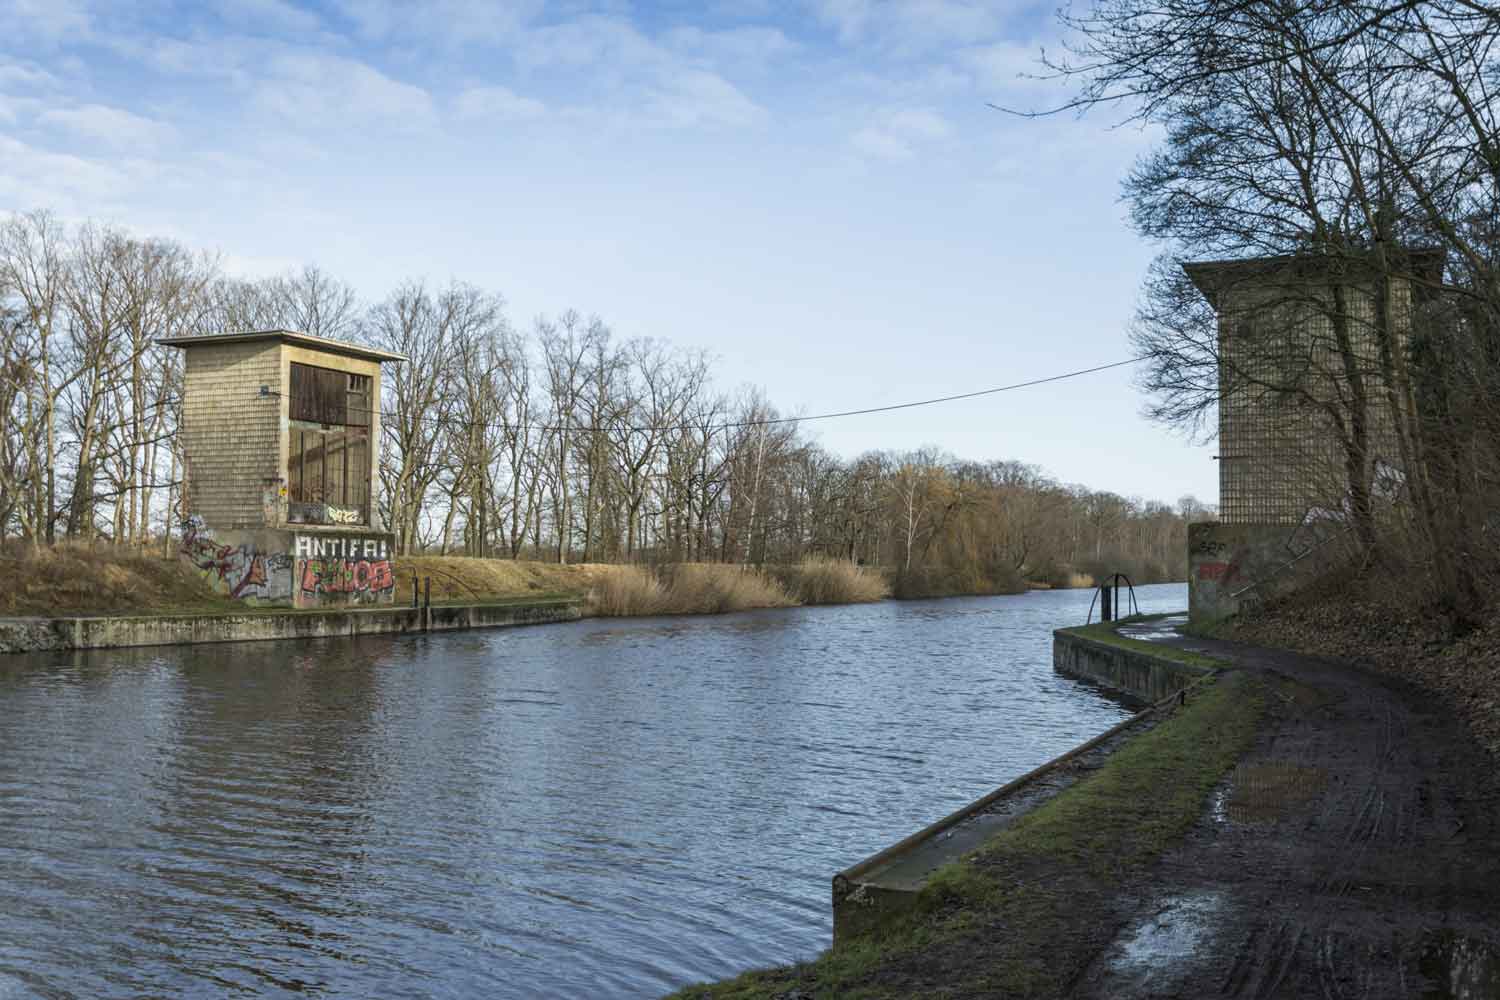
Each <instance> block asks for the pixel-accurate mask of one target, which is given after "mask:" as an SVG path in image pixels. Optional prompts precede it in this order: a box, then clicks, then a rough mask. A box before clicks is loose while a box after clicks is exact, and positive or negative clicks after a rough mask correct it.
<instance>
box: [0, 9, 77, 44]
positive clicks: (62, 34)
mask: <svg viewBox="0 0 1500 1000" xmlns="http://www.w3.org/2000/svg"><path fill="white" fill-rule="evenodd" d="M0 21H3V22H4V24H5V30H6V31H7V32H8V33H11V34H13V35H19V36H21V37H23V38H24V37H38V38H45V39H49V40H67V39H68V38H76V37H78V36H79V35H83V34H86V33H87V32H88V30H89V27H90V24H91V22H90V18H89V15H88V11H87V10H86V9H85V4H83V3H82V2H80V0H9V2H8V3H7V4H5V5H4V7H3V8H0Z"/></svg>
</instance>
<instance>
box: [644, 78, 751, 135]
mask: <svg viewBox="0 0 1500 1000" xmlns="http://www.w3.org/2000/svg"><path fill="white" fill-rule="evenodd" d="M646 108H647V110H648V113H649V114H650V117H651V118H653V119H654V120H655V121H657V122H658V123H660V124H665V125H675V126H683V127H691V126H695V125H706V124H711V125H753V124H755V123H756V122H758V121H760V120H761V119H762V118H764V117H765V109H764V108H762V107H761V106H760V105H758V104H756V103H755V102H754V101H752V100H750V98H748V97H746V96H745V95H744V93H742V92H741V91H740V89H739V88H738V87H736V86H735V85H734V84H732V83H730V82H729V81H728V80H725V79H724V78H723V77H721V76H718V75H716V74H714V73H710V72H708V71H707V70H696V69H690V70H683V71H680V72H678V73H675V74H671V75H668V76H665V77H664V79H663V80H662V81H661V83H660V85H659V86H657V87H656V88H654V89H653V90H652V92H651V93H650V96H649V97H648V98H647V101H646Z"/></svg>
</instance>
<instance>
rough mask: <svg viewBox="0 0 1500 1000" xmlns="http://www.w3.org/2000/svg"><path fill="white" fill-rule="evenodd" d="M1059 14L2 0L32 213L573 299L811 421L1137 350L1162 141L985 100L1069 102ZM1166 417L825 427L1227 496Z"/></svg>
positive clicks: (14, 126)
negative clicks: (1030, 76)
mask: <svg viewBox="0 0 1500 1000" xmlns="http://www.w3.org/2000/svg"><path fill="white" fill-rule="evenodd" d="M1054 6H1055V5H1054V4H1053V3H1051V2H1048V3H1044V4H1029V3H1004V2H1000V3H983V2H962V0H891V2H874V0H807V2H803V3H790V2H789V3H757V2H754V0H750V2H742V3H733V2H723V3H713V2H712V0H708V2H700V3H689V2H676V0H673V2H665V3H658V4H644V3H611V2H604V3H597V4H583V3H562V4H547V3H541V2H515V3H478V2H470V0H440V2H435V3H429V4H423V5H415V4H400V5H397V4H387V3H376V2H373V0H335V2H330V3H325V4H294V3H290V2H285V0H229V2H220V3H216V4H212V5H205V4H196V3H189V4H177V3H169V2H152V0H143V2H136V3H127V2H119V0H116V2H104V3H98V4H93V3H88V2H85V0H0V23H3V24H5V25H6V30H5V32H3V33H0V210H11V209H26V208H33V207H50V208H53V209H55V210H57V211H58V212H59V213H61V214H63V215H64V216H66V217H70V218H82V217H91V218H96V219H103V220H108V221H112V222H115V223H118V224H121V225H124V226H126V227H129V228H131V229H134V230H138V231H141V232H144V233H152V234H159V235H164V236H171V237H174V238H177V239H180V240H182V241H184V242H185V243H187V244H189V245H191V246H194V247H199V248H203V249H208V250H213V251H217V252H220V253H221V254H222V255H223V260H224V264H225V266H226V268H227V269H228V270H230V271H232V272H235V273H240V274H244V275H247V276H259V275H263V274H271V273H276V272H278V271H280V270H284V269H286V268H288V267H291V266H294V265H298V264H301V263H303V262H314V263H317V264H319V265H320V266H322V267H323V268H325V269H327V270H328V271H330V272H332V273H334V274H337V275H338V276H340V277H342V278H344V279H345V280H348V281H350V282H352V283H353V284H354V285H355V286H356V287H357V288H358V289H359V290H360V291H361V292H362V293H363V294H364V295H366V296H370V297H375V296H379V295H382V294H384V292H385V291H386V290H387V289H389V288H390V287H391V286H392V285H394V284H395V283H396V282H397V281H399V280H401V279H403V278H406V277H412V276H416V277H426V278H428V279H431V280H433V281H435V282H440V283H445V282H447V281H448V280H449V279H453V278H456V279H460V280H464V281H469V282H472V283H474V284H477V285H481V286H484V287H486V288H490V289H493V290H497V291H499V292H501V293H502V294H504V295H505V297H506V298H507V300H508V301H509V303H510V306H509V313H510V316H511V318H512V320H513V322H515V323H516V324H517V325H529V323H530V320H531V318H532V317H533V316H535V315H536V314H538V313H544V312H545V313H555V312H558V311H561V310H562V309H565V308H568V307H570V306H571V307H576V308H578V309H580V310H582V311H584V312H591V313H598V314H599V315H600V316H602V317H603V318H604V319H605V320H606V322H608V323H609V324H610V326H611V327H612V328H613V329H614V330H615V331H616V332H617V333H618V334H620V335H622V336H635V335H650V336H656V337H662V338H666V339H668V340H671V341H673V342H675V343H678V344H683V345H687V346H692V347H701V348H704V349H706V350H708V351H709V352H710V353H711V354H712V355H714V356H715V357H716V358H717V364H716V370H717V372H718V375H719V379H720V381H721V382H722V383H723V384H724V385H725V387H726V388H732V387H734V386H737V385H739V384H742V383H747V384H754V385H759V386H763V387H764V388H765V390H766V392H767V393H768V395H769V397H770V398H771V399H772V400H773V401H774V402H776V403H777V405H779V406H780V407H782V408H783V409H785V410H788V411H791V412H798V411H800V412H804V413H816V412H823V411H829V410H843V409H853V408H859V407H866V406H876V405H882V404H886V403H895V402H902V401H906V400H911V399H920V398H925V397H929V396H938V395H947V394H951V393H958V392H965V391H970V390H975V389H982V388H986V387H988V386H992V385H1001V384H1007V383H1011V382H1016V381H1022V380H1025V379H1029V378H1035V377H1043V376H1047V375H1052V374H1056V373H1058V372H1063V371H1070V370H1075V369H1080V368H1087V367H1091V366H1094V365H1098V364H1102V363H1107V362H1112V361H1117V360H1121V359H1124V358H1126V357H1128V356H1129V347H1128V344H1127V342H1126V331H1127V329H1128V325H1129V321H1130V316H1131V313H1132V311H1133V308H1134V304H1135V301H1136V296H1137V291H1138V288H1139V283H1140V280H1141V278H1142V276H1143V275H1144V273H1145V269H1146V265H1147V263H1148V261H1149V259H1150V257H1151V256H1152V253H1153V249H1152V248H1151V247H1150V246H1148V245H1146V244H1145V243H1143V242H1142V241H1141V240H1139V239H1138V238H1137V237H1135V236H1134V235H1133V234H1132V233H1131V232H1130V230H1129V228H1128V226H1127V225H1126V223H1125V209H1124V206H1123V205H1122V204H1121V203H1120V202H1119V183H1118V182H1119V178H1120V177H1121V176H1122V174H1123V173H1124V172H1125V170H1126V169H1127V168H1128V167H1129V165H1130V163H1131V162H1132V160H1133V159H1134V157H1135V156H1137V155H1138V154H1139V153H1140V152H1141V151H1143V150H1144V149H1145V148H1146V145H1147V144H1148V143H1149V141H1150V136H1149V134H1143V133H1141V132H1139V131H1137V130H1135V129H1132V128H1112V127H1111V126H1112V124H1113V122H1112V121H1111V120H1110V119H1108V118H1106V117H1089V118H1084V119H1081V120H1080V119H1077V118H1075V117H1071V116H1061V117H1056V118H1047V119H1041V120H1023V119H1019V118H1016V117H1012V116H1007V115H1004V114H1000V113H998V112H996V111H993V110H991V109H989V108H988V107H986V103H987V102H990V101H994V102H996V103H1001V104H1006V105H1025V106H1038V105H1043V104H1046V103H1048V102H1049V101H1052V100H1056V99H1057V98H1058V96H1059V93H1060V92H1059V91H1058V90H1057V88H1056V86H1055V85H1053V84H1051V83H1048V82H1044V81H1035V80H1026V79H1023V78H1021V77H1020V74H1023V73H1028V72H1036V71H1037V65H1036V56H1037V53H1038V51H1039V50H1040V48H1041V47H1042V46H1044V45H1045V46H1049V47H1050V46H1055V45H1056V43H1057V40H1058V39H1057V36H1056V31H1057V29H1056V26H1055V24H1054V22H1053V19H1052V14H1051V12H1052V10H1053V9H1054ZM1141 403H1142V400H1141V397H1140V395H1139V393H1138V392H1137V391H1136V390H1135V389H1134V388H1133V387H1132V385H1131V375H1130V372H1129V369H1122V370H1116V371H1112V372H1106V373H1101V374H1097V375H1091V376H1085V377H1083V378H1080V379H1077V380H1073V381H1069V382H1063V383H1057V384H1053V385H1050V386H1043V387H1038V388H1035V389H1027V390H1022V391H1019V392H1015V393H1009V394H1004V395H1001V396H994V397H989V398H985V399H980V400H973V401H968V402H963V403H955V404H950V405H946V406H940V407H932V408H928V409H923V410H912V411H904V412H901V413H897V414H891V415H883V416H873V417H863V418H857V419H850V420H844V421H829V422H826V423H819V424H809V425H807V426H808V429H809V430H811V431H813V432H814V434H815V435H816V437H817V438H818V439H819V440H820V441H821V442H822V443H823V444H824V445H825V446H827V447H828V448H830V449H832V450H833V451H835V452H838V453H840V454H844V455H853V454H856V453H858V452H860V451H863V450H866V449H870V448H894V449H906V448H914V447H919V446H923V445H927V444H934V445H937V446H939V447H942V448H944V449H947V450H949V451H951V452H953V453H955V454H957V455H959V456H962V457H968V458H1015V459H1021V460H1024V461H1028V462H1033V463H1037V464H1040V465H1042V466H1044V467H1046V468H1047V469H1048V470H1049V471H1050V472H1051V473H1052V474H1053V475H1055V476H1057V477H1058V478H1060V479H1062V480H1064V481H1068V482H1080V483H1085V484H1087V485H1089V486H1092V487H1094V488H1098V489H1110V490H1114V491H1116V492H1119V493H1123V494H1126V495H1138V496H1143V497H1147V498H1153V499H1163V500H1169V501H1172V500H1176V499H1177V498H1178V497H1179V496H1181V495H1183V494H1187V493H1193V494H1196V495H1197V496H1198V497H1199V498H1200V499H1203V500H1207V501H1209V502H1212V501H1214V500H1215V499H1216V486H1215V475H1216V471H1215V469H1214V463H1213V462H1212V460H1211V457H1210V456H1211V455H1212V454H1213V448H1212V447H1211V446H1210V447H1204V446H1190V445H1189V444H1188V443H1186V442H1185V441H1183V440H1182V439H1181V438H1179V437H1177V436H1175V435H1173V434H1171V433H1169V432H1167V431H1165V430H1163V429H1162V428H1159V427H1156V426H1154V425H1152V424H1150V423H1148V422H1146V421H1144V420H1143V419H1141V418H1140V416H1139V411H1140V408H1141Z"/></svg>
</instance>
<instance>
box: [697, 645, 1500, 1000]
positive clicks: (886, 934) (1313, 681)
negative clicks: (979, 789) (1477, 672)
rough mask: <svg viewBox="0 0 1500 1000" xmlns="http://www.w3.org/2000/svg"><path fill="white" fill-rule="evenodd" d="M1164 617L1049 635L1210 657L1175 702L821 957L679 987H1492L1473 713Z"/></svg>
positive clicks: (1087, 648)
mask: <svg viewBox="0 0 1500 1000" xmlns="http://www.w3.org/2000/svg"><path fill="white" fill-rule="evenodd" d="M1155 631H1156V634H1155V635H1153V636H1152V638H1153V642H1152V643H1151V646H1152V647H1155V649H1154V651H1153V649H1152V648H1151V647H1147V648H1146V649H1142V648H1141V646H1142V645H1144V644H1141V643H1137V642H1135V641H1131V640H1130V639H1128V638H1126V637H1122V636H1118V635H1113V636H1111V635H1108V634H1106V632H1107V630H1106V629H1101V628H1098V627H1095V628H1092V629H1082V630H1072V631H1068V632H1062V633H1059V634H1058V644H1059V645H1058V648H1059V650H1060V652H1059V655H1058V657H1057V660H1058V664H1059V665H1060V666H1061V665H1063V664H1064V663H1071V664H1073V665H1083V666H1084V667H1085V668H1086V669H1088V670H1099V671H1101V672H1102V673H1104V674H1105V675H1107V679H1108V680H1110V681H1111V682H1112V683H1115V684H1118V679H1119V678H1120V677H1121V676H1126V675H1128V674H1129V673H1130V672H1131V671H1138V670H1154V672H1156V673H1157V674H1158V675H1160V676H1166V675H1167V674H1169V673H1170V672H1172V671H1174V670H1175V669H1176V668H1177V667H1178V666H1179V665H1181V664H1184V663H1189V662H1193V661H1194V660H1196V659H1198V658H1201V657H1204V656H1208V657H1211V658H1212V659H1213V661H1214V662H1215V665H1216V667H1217V668H1218V673H1217V675H1216V676H1215V677H1214V678H1213V679H1212V680H1210V681H1207V682H1204V683H1203V684H1202V685H1201V686H1200V687H1196V688H1191V689H1188V694H1187V696H1186V698H1185V699H1182V698H1178V699H1169V700H1168V705H1169V706H1170V705H1171V704H1172V701H1174V700H1176V701H1182V700H1185V701H1186V704H1177V705H1176V706H1175V707H1170V708H1167V707H1166V706H1164V708H1166V710H1167V712H1168V713H1169V714H1167V715H1165V716H1164V717H1162V718H1159V719H1157V720H1155V721H1154V724H1152V725H1151V726H1150V728H1149V729H1143V731H1139V732H1137V733H1134V734H1133V735H1131V736H1130V737H1129V738H1128V739H1127V740H1125V741H1124V742H1123V744H1121V745H1118V746H1115V747H1113V748H1111V749H1112V752H1110V753H1108V754H1107V757H1106V759H1104V760H1103V761H1102V763H1099V764H1098V765H1097V766H1093V767H1089V766H1088V765H1087V764H1085V765H1084V766H1085V767H1086V769H1087V770H1088V773H1086V774H1085V775H1083V776H1081V777H1079V778H1077V779H1075V780H1072V781H1068V782H1067V783H1066V787H1065V788H1063V789H1062V790H1061V791H1059V792H1057V793H1055V794H1051V795H1044V796H1042V797H1043V799H1044V800H1043V801H1042V802H1040V804H1023V808H1022V809H1021V810H1020V811H1021V815H1019V816H1017V817H1011V818H1009V819H1006V820H1004V821H1003V822H1000V823H997V824H996V829H995V831H993V832H988V833H987V834H986V835H985V836H983V837H982V838H979V842H978V843H977V844H967V845H964V849H963V850H962V851H961V852H960V854H961V856H960V857H958V858H957V859H955V860H953V861H951V862H949V863H948V864H946V865H943V866H942V867H940V868H937V869H936V870H935V871H932V872H930V873H929V874H927V875H926V876H925V877H924V878H923V879H922V880H921V885H920V887H918V888H917V889H916V890H915V891H914V892H912V893H911V898H910V899H909V900H907V901H906V905H902V906H899V907H894V908H892V910H891V911H890V912H889V913H886V914H883V915H881V916H879V917H876V918H872V919H868V920H865V921H863V922H861V923H859V924H858V925H856V924H855V923H853V922H847V921H846V926H847V927H848V928H849V933H847V934H844V933H841V934H839V935H837V936H836V939H835V942H834V945H833V947H832V948H831V949H830V950H829V951H827V952H825V953H824V954H823V955H821V956H820V957H818V958H817V959H815V960H813V961H810V962H806V963H801V964H798V965H794V966H790V967H784V968H778V969H769V970H764V971H759V972H753V973H747V974H745V975H742V976H740V977H738V978H736V979H732V980H728V981H725V982H721V983H716V984H710V985H704V986H697V987H690V988H688V989H686V990H683V991H681V992H680V993H679V994H677V995H678V996H680V997H683V998H706V997H716V998H724V997H735V998H756V1000H760V998H771V997H778V996H798V997H805V998H813V997H837V996H845V995H860V996H869V997H905V996H915V995H921V996H929V995H931V996H938V995H965V996H967V995H984V996H997V997H1012V996H1013V997H1043V998H1045V997H1062V996H1086V997H1146V996H1204V995H1220V994H1221V993H1224V994H1226V995H1233V996H1272V995H1276V996H1280V995H1287V996H1304V995H1341V993H1340V990H1339V984H1342V983H1349V982H1359V983H1363V984H1365V985H1364V990H1365V992H1364V993H1363V995H1378V996H1387V995H1389V996H1395V995H1409V994H1415V993H1420V994H1421V995H1432V996H1449V997H1494V996H1496V995H1500V994H1497V992H1496V990H1497V987H1500V950H1497V948H1496V945H1497V943H1500V914H1497V907H1496V906H1495V904H1494V902H1493V896H1492V889H1493V887H1494V886H1495V885H1500V848H1497V845H1496V838H1495V836H1494V834H1495V832H1496V830H1495V827H1496V819H1495V808H1494V806H1495V800H1494V797H1493V783H1492V782H1491V781H1489V780H1488V777H1489V771H1488V769H1486V768H1485V767H1484V766H1483V762H1482V757H1481V755H1480V753H1479V751H1478V749H1477V747H1476V746H1475V745H1474V744H1473V742H1472V740H1470V739H1469V738H1468V737H1467V736H1466V734H1465V733H1464V732H1463V731H1462V729H1461V728H1460V727H1458V726H1456V725H1454V723H1453V722H1452V720H1451V719H1449V718H1446V717H1445V715H1444V713H1443V712H1442V711H1441V708H1440V706H1438V705H1436V704H1435V703H1434V702H1433V701H1432V700H1431V699H1430V697H1428V696H1426V695H1424V694H1423V693H1422V692H1420V691H1417V690H1415V689H1413V688H1411V687H1409V686H1406V685H1402V684H1400V683H1399V682H1392V681H1390V680H1388V679H1382V678H1377V677H1374V676H1372V675H1370V674H1368V673H1366V672H1364V671H1362V670H1360V669H1359V668H1357V667H1353V666H1350V665H1347V664H1341V663H1337V662H1331V661H1324V660H1316V659H1313V658H1309V657H1301V656H1297V655H1295V654H1290V653H1284V652H1280V651H1274V650H1266V649H1259V648H1255V647H1246V646H1241V645H1237V644H1233V643H1225V642H1217V641H1212V640H1204V639H1195V638H1189V637H1184V636H1182V635H1180V634H1179V633H1178V632H1177V630H1176V629H1175V628H1172V629H1168V628H1160V629H1157V630H1155ZM1098 644H1102V645H1104V646H1113V647H1116V648H1117V649H1118V650H1119V651H1120V652H1121V653H1125V654H1128V655H1126V656H1115V655H1113V653H1111V652H1109V651H1105V650H1100V649H1099V648H1097V645H1098ZM1151 659H1154V660H1156V661H1157V662H1156V663H1155V664H1154V665H1153V664H1151V663H1148V662H1147V661H1148V660H1151ZM1079 756H1086V754H1083V755H1079ZM1066 764H1067V762H1062V763H1061V764H1060V765H1059V766H1060V767H1061V766H1066ZM1043 773H1046V769H1043ZM1002 792H1004V790H1002ZM1023 794H1024V791H1023ZM998 797H999V798H1001V799H1004V798H1005V797H1006V796H1005V795H1003V794H1002V795H1000V796H998ZM944 832H951V833H952V839H954V840H959V839H961V838H962V836H963V833H962V830H961V829H960V828H958V827H951V828H950V829H949V831H944ZM901 846H902V845H897V847H898V848H900V847H901ZM897 853H899V851H898V852H897ZM879 859H880V856H878V855H877V856H876V860H879ZM855 867H856V874H858V872H857V869H858V868H859V867H860V866H855ZM847 875H848V873H847V872H846V873H843V875H842V876H841V877H844V878H847ZM839 890H840V887H838V886H837V883H836V888H835V899H836V900H837V899H838V897H839ZM1272 900H1274V901H1275V903H1276V905H1275V906H1267V905H1266V904H1267V902H1268V901H1272ZM884 901H885V900H882V902H884ZM1425 990H1430V991H1433V992H1423V991H1425Z"/></svg>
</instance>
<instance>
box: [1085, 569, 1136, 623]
mask: <svg viewBox="0 0 1500 1000" xmlns="http://www.w3.org/2000/svg"><path fill="white" fill-rule="evenodd" d="M1106 579H1107V580H1108V582H1107V583H1101V584H1099V586H1097V587H1095V588H1094V597H1093V599H1092V600H1090V601H1089V616H1088V619H1087V620H1086V621H1085V622H1084V624H1085V625H1092V624H1093V623H1094V605H1095V604H1098V605H1099V620H1100V621H1101V622H1109V621H1114V620H1115V618H1117V617H1119V618H1126V617H1129V616H1130V615H1138V614H1140V613H1141V606H1140V604H1138V603H1137V602H1136V599H1135V584H1133V583H1131V582H1130V577H1128V576H1126V575H1125V574H1124V573H1116V574H1114V575H1113V576H1110V577H1107V578H1106ZM1122 580H1123V581H1124V582H1125V587H1126V591H1125V593H1126V595H1128V597H1127V599H1126V600H1117V598H1118V597H1120V596H1121V595H1120V581H1122ZM1117 611H1122V612H1124V614H1120V615H1116V614H1115V612H1117Z"/></svg>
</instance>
